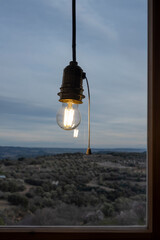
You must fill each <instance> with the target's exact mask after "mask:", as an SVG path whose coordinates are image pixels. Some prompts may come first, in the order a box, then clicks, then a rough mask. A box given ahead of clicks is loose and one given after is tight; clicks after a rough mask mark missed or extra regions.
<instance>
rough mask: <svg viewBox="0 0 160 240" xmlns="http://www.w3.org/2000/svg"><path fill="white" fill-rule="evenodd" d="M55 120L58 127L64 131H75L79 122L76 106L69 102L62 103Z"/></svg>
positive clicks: (79, 116)
mask: <svg viewBox="0 0 160 240" xmlns="http://www.w3.org/2000/svg"><path fill="white" fill-rule="evenodd" d="M56 118H57V123H58V125H59V126H60V127H61V128H63V129H64V130H72V129H75V128H76V127H77V126H78V125H79V124H80V121H81V115H80V112H79V110H78V104H73V103H71V102H68V103H62V107H61V108H60V109H59V111H58V113H57V117H56Z"/></svg>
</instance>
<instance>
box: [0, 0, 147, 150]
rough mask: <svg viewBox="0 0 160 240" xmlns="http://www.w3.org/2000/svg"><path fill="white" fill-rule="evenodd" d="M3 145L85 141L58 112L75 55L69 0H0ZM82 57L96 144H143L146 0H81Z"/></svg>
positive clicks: (70, 144)
mask: <svg viewBox="0 0 160 240" xmlns="http://www.w3.org/2000/svg"><path fill="white" fill-rule="evenodd" d="M0 31H1V33H0V82H1V88H0V128H1V131H0V145H1V146H5V145H10V146H30V147H86V145H87V103H88V101H87V88H86V83H85V82H84V94H85V95H86V98H85V99H84V101H83V102H84V103H83V105H81V106H79V110H80V112H81V116H82V122H81V124H80V126H79V137H78V138H77V139H75V138H73V136H72V135H73V132H72V131H69V132H68V131H64V130H62V129H60V128H59V127H58V125H57V123H56V112H57V110H58V109H59V108H60V107H61V103H60V102H59V101H58V96H57V93H58V92H59V88H60V86H61V81H62V74H63V69H64V67H65V66H66V65H68V64H69V62H70V61H71V60H72V59H71V57H72V52H71V44H72V43H71V40H72V36H71V0H27V1H26V0H7V1H0ZM77 61H78V63H79V65H80V66H81V67H82V69H83V70H84V71H85V72H86V74H87V76H88V80H89V84H90V91H91V146H92V147H100V148H105V147H106V148H107V147H140V148H141V147H146V135H147V134H146V133H147V132H146V129H147V0H77Z"/></svg>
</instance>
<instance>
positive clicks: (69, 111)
mask: <svg viewBox="0 0 160 240" xmlns="http://www.w3.org/2000/svg"><path fill="white" fill-rule="evenodd" d="M73 117H74V110H73V108H72V103H68V106H67V107H65V110H64V126H65V127H66V128H69V127H71V126H72V124H73Z"/></svg>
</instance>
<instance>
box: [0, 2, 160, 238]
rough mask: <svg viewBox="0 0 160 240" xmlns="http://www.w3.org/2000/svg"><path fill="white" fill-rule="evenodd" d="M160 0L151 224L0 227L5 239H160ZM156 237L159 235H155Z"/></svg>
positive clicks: (151, 11) (152, 91)
mask: <svg viewBox="0 0 160 240" xmlns="http://www.w3.org/2000/svg"><path fill="white" fill-rule="evenodd" d="M159 13H160V1H159V0H148V179H149V180H148V184H147V185H148V187H147V192H148V209H147V212H148V226H147V228H144V227H137V228H135V227H112V228H111V227H98V226H95V227H19V226H18V227H15V226H14V227H1V228H0V237H1V239H3V240H5V239H6V240H7V239H16V240H21V239H23V240H25V239H30V240H32V239H34V240H42V239H45V240H49V239H70V240H72V239H74V240H77V239H92V240H94V239H128V240H129V239H132V240H134V239H158V237H159V238H160V230H159V223H160V207H159V203H160V191H158V190H159V189H158V188H159V180H160V177H159V172H160V161H159V160H160V159H159V158H160V146H159V142H158V140H159V139H160V124H159V122H160V107H159V104H158V103H160V94H159V93H160V67H159V66H160V44H159V43H160V29H159V23H160V14H159ZM155 237H157V238H155Z"/></svg>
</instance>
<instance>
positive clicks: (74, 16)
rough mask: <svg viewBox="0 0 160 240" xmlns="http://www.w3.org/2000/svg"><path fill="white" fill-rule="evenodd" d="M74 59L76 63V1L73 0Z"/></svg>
mask: <svg viewBox="0 0 160 240" xmlns="http://www.w3.org/2000/svg"><path fill="white" fill-rule="evenodd" d="M72 58H73V62H76V0H72Z"/></svg>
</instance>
